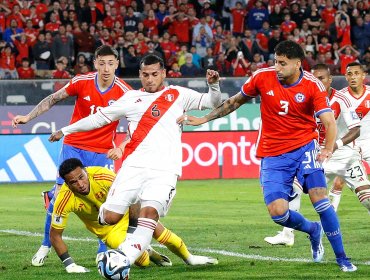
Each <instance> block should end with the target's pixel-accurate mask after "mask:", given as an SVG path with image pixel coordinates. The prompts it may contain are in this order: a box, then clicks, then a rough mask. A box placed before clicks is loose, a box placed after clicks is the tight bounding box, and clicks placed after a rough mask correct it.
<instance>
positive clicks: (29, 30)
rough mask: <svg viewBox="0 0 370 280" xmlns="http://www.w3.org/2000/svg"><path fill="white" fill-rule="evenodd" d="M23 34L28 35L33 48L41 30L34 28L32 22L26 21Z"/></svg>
mask: <svg viewBox="0 0 370 280" xmlns="http://www.w3.org/2000/svg"><path fill="white" fill-rule="evenodd" d="M23 32H24V33H25V34H27V36H28V38H29V43H30V45H31V46H33V45H34V44H35V43H36V39H37V36H38V35H39V30H38V29H36V28H34V27H33V25H32V20H30V19H28V20H27V21H26V27H25V28H24V31H23Z"/></svg>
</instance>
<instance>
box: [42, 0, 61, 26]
mask: <svg viewBox="0 0 370 280" xmlns="http://www.w3.org/2000/svg"><path fill="white" fill-rule="evenodd" d="M48 10H49V7H48ZM52 14H55V16H56V20H57V21H60V19H61V18H62V8H61V7H60V3H59V2H58V1H54V2H53V5H52V7H51V9H50V10H49V11H48V12H47V13H46V15H45V23H48V22H50V21H51V17H52Z"/></svg>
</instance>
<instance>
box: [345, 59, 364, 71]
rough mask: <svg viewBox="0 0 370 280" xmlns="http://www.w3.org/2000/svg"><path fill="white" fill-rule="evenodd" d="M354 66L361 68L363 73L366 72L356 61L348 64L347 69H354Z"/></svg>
mask: <svg viewBox="0 0 370 280" xmlns="http://www.w3.org/2000/svg"><path fill="white" fill-rule="evenodd" d="M354 66H359V67H360V68H361V70H362V71H365V70H364V67H363V66H362V64H361V63H360V62H357V61H354V62H351V63H348V64H347V66H346V69H347V68H348V67H354Z"/></svg>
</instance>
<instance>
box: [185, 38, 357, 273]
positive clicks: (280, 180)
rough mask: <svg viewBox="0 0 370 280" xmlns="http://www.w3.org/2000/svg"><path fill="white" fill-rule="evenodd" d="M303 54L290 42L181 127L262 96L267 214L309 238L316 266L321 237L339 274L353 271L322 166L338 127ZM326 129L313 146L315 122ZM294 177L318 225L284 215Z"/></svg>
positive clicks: (260, 142) (261, 142) (262, 177)
mask: <svg viewBox="0 0 370 280" xmlns="http://www.w3.org/2000/svg"><path fill="white" fill-rule="evenodd" d="M304 58H305V54H304V51H303V49H302V48H301V46H300V45H299V44H297V43H295V42H293V41H283V42H281V43H279V44H278V45H277V46H276V47H275V66H274V67H269V68H265V69H261V70H258V71H256V72H255V73H254V74H253V75H252V77H250V78H249V79H248V80H247V81H246V82H245V84H244V85H243V86H242V88H241V91H240V92H238V93H237V94H236V95H234V96H232V97H230V98H229V99H228V100H226V101H225V102H224V103H223V104H222V105H221V106H219V107H218V108H216V109H214V110H213V111H211V112H210V113H209V114H207V115H205V116H203V117H201V118H196V117H193V116H187V115H183V116H182V117H181V118H179V119H178V122H179V123H185V124H190V125H200V124H203V123H205V122H207V121H210V120H213V119H216V118H219V117H222V116H225V115H227V114H229V113H231V112H233V111H235V110H236V109H237V108H239V107H240V106H241V105H243V104H244V103H246V102H247V101H249V100H250V99H252V98H254V97H256V96H257V95H260V96H261V126H260V133H259V137H258V141H257V156H258V157H260V158H262V160H261V174H260V182H261V186H262V189H263V195H264V200H265V203H266V205H267V209H268V211H269V213H270V215H271V218H272V219H273V221H274V222H276V223H278V224H280V225H283V226H286V227H290V228H294V229H297V230H299V231H303V232H306V233H308V234H309V237H310V241H311V250H312V257H313V260H314V262H321V261H322V259H323V256H324V248H323V246H322V235H323V232H325V234H326V236H327V238H328V239H329V241H330V244H331V246H332V248H333V250H334V253H335V255H336V260H337V263H338V265H339V267H340V269H341V270H342V271H346V272H347V271H355V270H356V269H357V267H356V266H354V265H353V264H352V263H351V262H350V260H349V259H348V258H347V256H346V254H345V251H344V247H343V242H342V234H341V231H340V226H339V221H338V218H337V215H336V213H335V211H334V209H333V207H331V205H330V202H329V199H328V198H327V195H326V181H325V175H324V170H323V168H322V165H321V164H322V162H324V161H326V160H328V159H329V158H330V157H331V155H332V152H333V149H334V144H335V137H336V132H337V129H336V124H335V118H334V114H333V112H332V110H331V109H330V107H329V102H328V101H327V93H326V90H325V87H324V86H323V84H322V83H321V82H320V81H319V80H318V79H316V78H315V77H314V76H313V75H312V74H310V73H308V72H306V71H303V70H302V67H301V66H302V60H303V59H304ZM315 116H316V117H318V118H319V119H320V121H321V122H322V124H323V125H324V127H325V130H326V135H325V142H324V146H323V147H322V148H320V147H319V144H318V142H317V136H318V135H317V132H316V126H317V125H316V120H315ZM294 177H297V179H298V182H299V183H300V185H301V186H303V190H304V192H307V193H308V194H309V196H310V199H311V202H312V204H313V207H314V208H315V210H316V212H317V213H318V214H319V216H320V220H321V223H320V222H312V221H310V220H308V219H306V218H305V217H304V216H303V215H302V214H300V213H299V212H296V211H291V210H289V209H288V202H289V200H291V198H292V196H294V195H295V194H294V192H293V190H292V184H293V180H294Z"/></svg>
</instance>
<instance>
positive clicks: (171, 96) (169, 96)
mask: <svg viewBox="0 0 370 280" xmlns="http://www.w3.org/2000/svg"><path fill="white" fill-rule="evenodd" d="M164 99H166V100H167V101H168V102H172V101H173V100H174V99H175V96H174V95H173V94H166V96H165V97H164Z"/></svg>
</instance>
